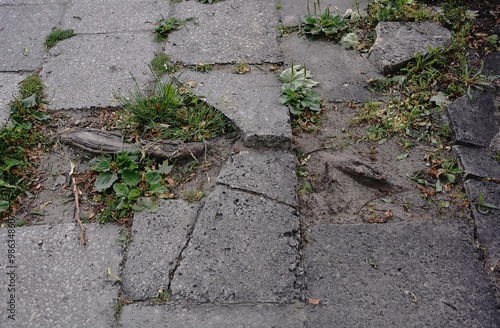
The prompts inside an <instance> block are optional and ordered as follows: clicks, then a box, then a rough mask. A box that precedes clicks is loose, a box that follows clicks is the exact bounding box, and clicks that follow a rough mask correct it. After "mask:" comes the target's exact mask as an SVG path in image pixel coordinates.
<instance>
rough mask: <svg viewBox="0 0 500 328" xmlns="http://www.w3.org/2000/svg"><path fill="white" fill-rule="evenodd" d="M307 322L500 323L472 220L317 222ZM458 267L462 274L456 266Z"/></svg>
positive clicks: (309, 257)
mask: <svg viewBox="0 0 500 328" xmlns="http://www.w3.org/2000/svg"><path fill="white" fill-rule="evenodd" d="M311 230H312V231H311V232H310V233H308V236H307V239H308V240H309V241H310V243H309V244H308V246H307V247H306V249H305V250H304V253H305V262H306V263H305V266H306V272H307V279H308V297H309V298H313V299H319V300H320V305H318V306H316V307H313V308H312V309H311V311H310V313H309V314H308V326H309V327H329V326H330V324H331V323H335V327H404V326H408V325H410V326H412V327H498V326H499V325H500V315H499V314H500V312H499V308H498V303H497V300H496V299H495V294H494V290H493V287H492V285H491V281H490V280H489V279H488V277H487V275H486V273H485V271H484V269H483V263H482V261H481V260H480V255H479V251H478V250H476V249H475V248H474V247H473V246H472V243H471V237H472V228H471V227H470V226H468V225H464V224H463V223H460V222H450V223H438V222H425V223H424V222H419V223H396V224H370V225H334V224H324V225H318V226H315V227H312V228H311ZM457 273H459V274H457Z"/></svg>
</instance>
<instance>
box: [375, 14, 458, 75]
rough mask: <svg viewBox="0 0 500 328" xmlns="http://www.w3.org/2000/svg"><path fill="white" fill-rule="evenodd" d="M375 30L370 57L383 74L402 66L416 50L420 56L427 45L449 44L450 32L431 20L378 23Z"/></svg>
mask: <svg viewBox="0 0 500 328" xmlns="http://www.w3.org/2000/svg"><path fill="white" fill-rule="evenodd" d="M375 32H376V33H377V38H376V39H375V43H374V44H373V46H372V48H371V49H370V56H369V59H370V61H371V62H372V63H373V64H374V65H375V66H376V67H377V68H378V69H379V70H380V72H382V74H384V75H387V74H390V73H392V72H394V71H396V70H397V69H398V68H401V67H403V66H404V65H405V64H406V63H408V62H409V61H410V60H412V59H413V58H414V57H415V54H416V53H418V54H421V55H423V54H426V53H428V52H429V47H432V48H441V49H442V48H445V47H447V46H448V45H450V44H451V33H450V31H448V30H447V29H445V28H444V27H442V26H441V25H440V24H438V23H435V22H431V21H427V22H419V23H409V22H405V23H400V22H380V23H378V24H377V26H376V28H375Z"/></svg>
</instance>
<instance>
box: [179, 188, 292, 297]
mask: <svg viewBox="0 0 500 328" xmlns="http://www.w3.org/2000/svg"><path fill="white" fill-rule="evenodd" d="M298 229H299V220H298V216H297V215H296V213H295V210H293V209H292V208H291V207H289V206H286V205H281V204H277V203H275V202H272V201H270V200H267V199H264V198H263V197H259V196H255V195H252V194H248V193H243V192H240V191H236V190H231V189H228V188H225V187H222V186H218V187H217V188H216V189H215V191H214V192H212V193H211V194H210V195H209V197H208V199H207V200H206V203H205V206H204V208H203V210H202V212H201V214H200V217H199V219H198V222H197V224H196V226H195V229H194V231H193V235H192V237H191V239H190V241H189V245H188V247H187V248H186V250H185V251H184V252H183V253H182V261H181V263H180V265H179V268H178V269H177V270H176V272H175V275H174V278H173V280H172V283H171V290H172V295H173V297H174V298H175V299H192V300H194V301H196V302H202V303H204V302H219V303H255V302H292V301H293V300H294V299H295V298H297V297H298V296H299V295H298V290H297V289H296V288H295V285H296V280H298V279H297V278H296V271H300V270H299V269H300V268H298V265H299V263H298V261H299V253H298V238H299V236H298Z"/></svg>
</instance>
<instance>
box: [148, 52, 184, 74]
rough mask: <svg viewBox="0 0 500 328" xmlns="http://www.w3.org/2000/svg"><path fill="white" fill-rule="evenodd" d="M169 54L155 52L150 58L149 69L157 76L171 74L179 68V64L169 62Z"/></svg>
mask: <svg viewBox="0 0 500 328" xmlns="http://www.w3.org/2000/svg"><path fill="white" fill-rule="evenodd" d="M170 60H171V58H170V56H168V55H166V54H164V53H155V54H154V57H153V59H152V60H151V65H150V67H151V71H152V72H153V74H154V75H155V76H157V77H161V76H163V75H165V74H172V73H175V72H177V71H178V70H179V68H180V66H179V65H176V64H172V63H171V62H170Z"/></svg>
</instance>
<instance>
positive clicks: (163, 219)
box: [123, 200, 197, 300]
mask: <svg viewBox="0 0 500 328" xmlns="http://www.w3.org/2000/svg"><path fill="white" fill-rule="evenodd" d="M196 213H197V208H196V207H194V206H191V205H189V204H187V203H185V202H183V201H182V200H172V201H163V202H161V203H160V210H159V211H158V212H157V213H142V212H137V213H136V214H135V216H134V223H133V225H132V242H131V244H130V245H129V247H128V253H127V262H126V263H125V268H124V273H123V291H124V293H125V297H126V298H127V299H129V300H142V299H147V298H154V297H157V296H158V290H159V289H163V290H166V289H167V288H166V287H167V286H168V283H169V273H170V272H172V271H173V270H174V268H175V266H176V265H177V258H178V257H179V255H180V252H181V250H182V248H183V247H184V246H185V245H186V243H187V241H188V233H189V232H190V230H191V227H192V225H193V224H194V221H195V218H196Z"/></svg>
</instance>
